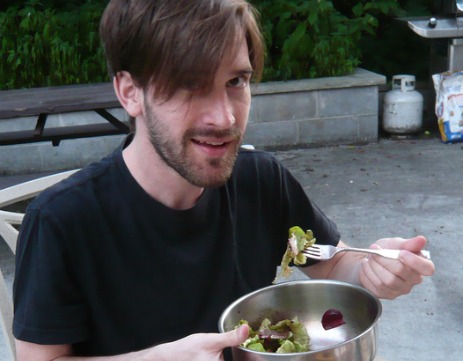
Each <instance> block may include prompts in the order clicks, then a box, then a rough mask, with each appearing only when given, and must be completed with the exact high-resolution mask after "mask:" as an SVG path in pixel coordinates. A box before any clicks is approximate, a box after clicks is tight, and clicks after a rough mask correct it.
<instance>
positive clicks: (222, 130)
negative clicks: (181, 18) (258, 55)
mask: <svg viewBox="0 0 463 361" xmlns="http://www.w3.org/2000/svg"><path fill="white" fill-rule="evenodd" d="M232 58H233V57H227V56H225V57H224V60H222V63H221V64H220V67H219V69H218V71H217V74H216V76H215V79H214V83H213V86H212V88H211V90H210V91H209V92H207V93H200V92H192V91H191V90H187V89H181V90H179V91H177V93H176V94H175V95H174V96H173V97H172V98H171V99H169V100H167V101H156V100H153V99H152V96H150V95H149V94H150V93H148V92H145V94H144V99H145V101H144V104H145V105H144V117H145V122H146V127H147V129H148V133H149V137H150V141H151V144H152V145H153V147H154V148H155V150H156V152H157V154H158V155H159V156H160V158H161V159H162V160H163V162H164V165H165V166H166V167H170V168H172V169H174V170H175V171H176V172H177V173H178V174H179V175H180V176H182V177H183V178H185V179H186V180H187V181H188V182H190V183H191V184H193V185H196V186H199V187H211V186H217V185H221V184H223V183H224V182H225V181H226V180H227V179H228V178H229V177H230V174H231V172H232V169H233V165H234V163H235V160H236V156H237V151H238V148H239V146H240V144H241V140H242V137H243V134H244V131H245V128H246V124H247V119H248V115H249V108H250V104H251V91H250V84H249V83H250V78H251V75H252V67H251V64H250V61H249V53H248V47H247V45H246V42H245V41H243V42H242V45H241V47H240V48H239V51H238V52H237V55H236V57H235V58H233V59H232Z"/></svg>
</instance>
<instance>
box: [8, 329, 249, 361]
mask: <svg viewBox="0 0 463 361" xmlns="http://www.w3.org/2000/svg"><path fill="white" fill-rule="evenodd" d="M248 335H249V326H248V325H242V326H241V327H239V328H237V329H235V330H232V331H229V332H226V333H207V334H206V333H197V334H193V335H190V336H187V337H185V338H182V339H180V340H178V341H174V342H169V343H164V344H161V345H158V346H155V347H151V348H148V349H146V350H142V351H138V352H131V353H128V354H124V355H118V356H104V357H79V356H72V347H71V345H38V344H35V343H30V342H25V341H20V340H16V354H17V360H18V361H85V360H91V361H122V360H124V361H127V360H136V361H170V360H176V361H203V360H209V361H219V360H223V357H222V351H223V349H224V348H227V347H232V346H238V345H239V344H241V343H243V342H244V341H245V340H246V339H247V337H248Z"/></svg>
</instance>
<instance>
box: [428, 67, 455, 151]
mask: <svg viewBox="0 0 463 361" xmlns="http://www.w3.org/2000/svg"><path fill="white" fill-rule="evenodd" d="M432 80H433V82H434V89H435V90H436V108H435V111H436V116H437V121H438V125H439V131H440V135H441V138H442V141H443V142H445V143H456V142H463V71H459V72H455V73H441V74H434V75H433V76H432Z"/></svg>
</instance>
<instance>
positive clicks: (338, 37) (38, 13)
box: [0, 0, 434, 89]
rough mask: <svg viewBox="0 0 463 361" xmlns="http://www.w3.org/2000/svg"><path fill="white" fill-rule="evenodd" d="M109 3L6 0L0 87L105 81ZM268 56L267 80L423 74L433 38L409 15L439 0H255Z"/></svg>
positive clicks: (0, 10)
mask: <svg viewBox="0 0 463 361" xmlns="http://www.w3.org/2000/svg"><path fill="white" fill-rule="evenodd" d="M107 1H108V0H73V1H68V0H25V1H22V2H20V3H21V4H20V5H19V4H18V1H17V0H2V3H1V4H0V53H1V55H2V56H1V58H0V89H12V88H24V87H41V86H51V85H65V84H79V83H93V82H101V81H107V80H108V78H107V75H106V74H107V71H106V64H105V60H104V56H103V50H102V48H101V45H100V41H99V37H98V24H99V20H100V17H101V14H102V12H103V9H104V7H105V6H106V3H107ZM251 2H252V3H253V4H254V5H255V6H256V7H257V8H258V10H259V12H260V13H261V22H262V25H263V29H264V34H265V37H266V43H267V49H268V56H267V64H266V69H265V71H264V78H263V80H264V81H267V80H287V79H300V78H314V77H323V76H337V75H344V74H349V73H352V72H353V71H354V69H355V68H356V67H357V66H362V67H364V68H367V69H369V70H372V71H375V72H378V73H381V74H385V75H387V76H391V75H393V74H398V73H410V74H415V75H417V76H418V77H420V76H421V77H424V76H427V75H428V74H427V73H426V72H427V71H428V68H429V42H427V41H426V39H422V38H420V37H419V36H417V35H416V34H414V33H413V32H412V31H411V30H410V29H408V28H407V26H406V23H405V22H403V21H398V20H395V19H396V18H398V17H404V16H421V15H427V14H430V13H431V9H432V7H433V5H434V0H332V1H330V0H251Z"/></svg>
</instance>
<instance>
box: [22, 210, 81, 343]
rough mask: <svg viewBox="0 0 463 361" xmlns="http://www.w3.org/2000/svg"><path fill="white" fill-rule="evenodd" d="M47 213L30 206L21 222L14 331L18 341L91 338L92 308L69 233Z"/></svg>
mask: <svg viewBox="0 0 463 361" xmlns="http://www.w3.org/2000/svg"><path fill="white" fill-rule="evenodd" d="M44 213H46V212H44V211H41V210H38V209H32V210H30V211H28V212H27V213H26V216H25V218H24V221H23V223H22V226H21V231H20V235H19V239H18V245H17V251H16V271H15V282H14V290H13V294H14V297H13V298H14V308H15V314H14V322H13V333H14V335H15V337H16V338H17V339H19V340H23V341H28V342H33V343H38V344H71V343H75V342H79V341H81V340H83V339H85V338H86V337H87V327H86V322H87V320H86V316H85V315H86V314H87V312H86V310H85V303H84V300H83V299H82V296H81V293H80V292H79V291H78V290H79V287H78V284H77V282H76V280H75V277H74V276H73V274H74V272H75V271H76V270H75V269H73V266H72V264H71V262H70V257H69V255H68V252H67V249H66V242H65V235H64V232H63V230H62V229H61V228H60V226H59V225H58V222H53V218H52V217H51V216H47V215H46V214H44Z"/></svg>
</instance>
